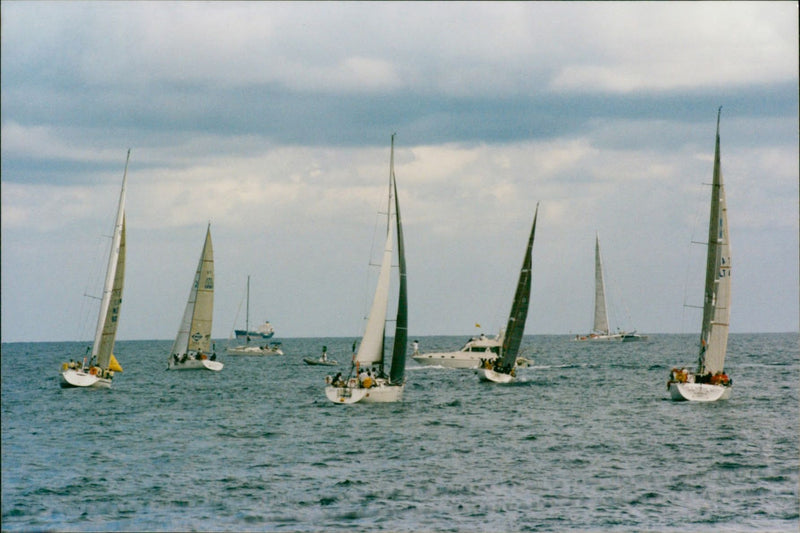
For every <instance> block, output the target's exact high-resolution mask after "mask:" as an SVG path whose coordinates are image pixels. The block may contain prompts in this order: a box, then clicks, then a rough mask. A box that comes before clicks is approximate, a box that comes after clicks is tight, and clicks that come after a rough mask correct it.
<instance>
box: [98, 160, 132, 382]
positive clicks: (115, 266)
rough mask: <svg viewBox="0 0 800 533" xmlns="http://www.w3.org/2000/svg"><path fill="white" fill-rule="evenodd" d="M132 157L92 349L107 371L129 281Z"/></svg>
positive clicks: (121, 197)
mask: <svg viewBox="0 0 800 533" xmlns="http://www.w3.org/2000/svg"><path fill="white" fill-rule="evenodd" d="M130 158H131V151H130V149H128V156H127V158H126V160H125V171H124V172H123V174H122V189H121V190H120V193H119V203H118V205H117V218H116V220H115V222H114V233H113V235H112V237H111V251H110V253H109V256H108V267H107V269H106V279H105V283H104V285H103V296H102V298H101V300H100V313H99V314H98V317H97V328H96V330H95V336H94V344H93V346H92V358H93V359H94V358H96V361H97V365H98V366H99V367H100V368H103V369H108V367H109V365H110V362H111V353H112V351H113V350H114V339H115V338H116V335H117V324H118V319H119V311H120V304H121V303H122V286H123V283H124V279H125V187H126V183H127V180H128V162H129V161H130Z"/></svg>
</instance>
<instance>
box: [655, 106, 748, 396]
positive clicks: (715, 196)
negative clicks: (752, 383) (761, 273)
mask: <svg viewBox="0 0 800 533" xmlns="http://www.w3.org/2000/svg"><path fill="white" fill-rule="evenodd" d="M721 113H722V108H721V107H720V108H719V110H718V111H717V135H716V143H715V147H714V177H713V182H712V184H711V209H710V212H709V221H708V243H707V256H706V281H705V290H704V294H705V298H704V300H703V322H702V331H701V333H700V351H699V354H698V357H697V370H696V371H695V372H693V373H691V372H687V371H686V370H685V369H677V368H673V369H672V372H671V374H670V380H669V382H668V383H667V388H668V389H669V392H670V396H671V397H672V399H673V400H689V401H695V402H713V401H716V400H727V399H728V398H729V397H730V394H731V387H732V385H733V382H732V381H731V380H730V378H728V376H727V375H726V374H725V370H724V368H725V353H726V352H727V349H728V327H729V322H730V316H731V248H730V246H731V245H730V239H729V235H728V208H727V206H726V203H725V186H724V185H723V182H722V170H721V168H720V167H721V164H720V150H719V118H720V114H721Z"/></svg>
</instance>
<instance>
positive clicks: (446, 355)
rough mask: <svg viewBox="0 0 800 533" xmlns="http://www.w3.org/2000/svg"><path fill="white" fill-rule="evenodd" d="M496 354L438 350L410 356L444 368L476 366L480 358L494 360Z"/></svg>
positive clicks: (479, 362)
mask: <svg viewBox="0 0 800 533" xmlns="http://www.w3.org/2000/svg"><path fill="white" fill-rule="evenodd" d="M496 358H497V356H496V355H495V354H493V353H490V355H489V356H487V354H486V353H480V352H440V353H424V354H417V355H414V356H412V359H414V361H416V362H417V363H419V364H421V365H425V366H443V367H445V368H477V367H478V366H480V364H481V359H488V360H489V361H494V360H495V359H496Z"/></svg>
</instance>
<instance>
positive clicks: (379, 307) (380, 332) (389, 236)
mask: <svg viewBox="0 0 800 533" xmlns="http://www.w3.org/2000/svg"><path fill="white" fill-rule="evenodd" d="M393 243H394V225H393V224H389V228H388V230H387V232H386V244H385V245H384V247H383V260H382V261H381V270H380V274H379V275H378V285H377V287H376V288H375V296H374V297H373V299H372V307H371V308H370V311H369V317H368V318H367V326H366V329H365V331H364V336H363V337H362V339H361V345H360V346H359V347H358V353H357V354H356V361H357V362H358V363H359V364H362V365H363V364H372V363H379V362H381V361H383V339H384V330H385V328H386V313H387V310H388V306H389V287H390V284H391V279H390V274H391V268H392V252H393Z"/></svg>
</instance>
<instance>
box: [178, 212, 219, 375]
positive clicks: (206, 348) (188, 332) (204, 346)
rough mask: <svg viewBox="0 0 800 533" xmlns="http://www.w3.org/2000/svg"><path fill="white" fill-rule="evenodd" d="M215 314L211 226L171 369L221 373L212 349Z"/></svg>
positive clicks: (207, 233) (185, 312)
mask: <svg viewBox="0 0 800 533" xmlns="http://www.w3.org/2000/svg"><path fill="white" fill-rule="evenodd" d="M213 314H214V249H213V248H212V246H211V224H209V225H208V228H207V229H206V240H205V243H204V244H203V252H202V253H201V254H200V261H199V262H198V264H197V271H196V272H195V275H194V281H193V282H192V288H191V290H190V291H189V299H188V301H187V302H186V309H185V310H184V313H183V319H182V320H181V324H180V326H179V328H178V336H177V337H176V338H175V342H174V343H173V345H172V350H171V351H170V356H169V361H168V364H169V368H170V369H171V370H202V369H208V370H214V371H220V370H222V366H223V365H222V363H220V362H219V361H217V360H216V358H217V354H216V353H214V352H212V349H211V348H212V346H211V320H212V318H213Z"/></svg>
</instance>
